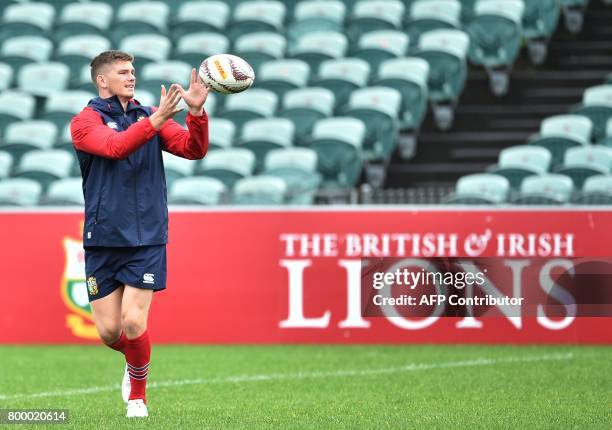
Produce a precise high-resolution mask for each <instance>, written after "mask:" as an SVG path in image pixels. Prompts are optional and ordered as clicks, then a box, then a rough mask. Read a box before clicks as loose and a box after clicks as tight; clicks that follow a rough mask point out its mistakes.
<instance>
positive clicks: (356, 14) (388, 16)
mask: <svg viewBox="0 0 612 430" xmlns="http://www.w3.org/2000/svg"><path fill="white" fill-rule="evenodd" d="M404 12H405V6H404V3H402V2H401V1H400V0H369V1H360V2H357V3H356V4H355V6H354V7H353V12H352V14H351V16H350V19H349V22H348V25H347V34H348V35H349V37H350V39H351V40H352V41H357V40H359V38H360V37H361V35H362V34H364V33H368V32H370V31H376V30H400V29H401V28H402V21H403V18H404Z"/></svg>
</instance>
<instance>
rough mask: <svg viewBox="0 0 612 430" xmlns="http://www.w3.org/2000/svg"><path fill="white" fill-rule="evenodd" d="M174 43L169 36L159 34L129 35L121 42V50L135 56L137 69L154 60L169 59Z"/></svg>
mask: <svg viewBox="0 0 612 430" xmlns="http://www.w3.org/2000/svg"><path fill="white" fill-rule="evenodd" d="M171 48H172V43H171V42H170V40H169V39H168V38H167V37H164V36H160V35H159V34H154V33H149V34H137V35H134V36H127V37H126V38H124V39H123V40H121V42H120V43H119V49H120V50H121V51H126V52H129V53H130V54H132V55H133V56H134V67H135V68H136V70H139V68H142V67H143V66H144V65H146V64H147V63H150V62H154V61H164V60H166V59H168V56H169V54H170V49H171Z"/></svg>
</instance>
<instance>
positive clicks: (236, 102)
mask: <svg viewBox="0 0 612 430" xmlns="http://www.w3.org/2000/svg"><path fill="white" fill-rule="evenodd" d="M277 105H278V96H277V95H276V94H274V93H273V92H272V91H270V90H264V89H258V88H252V89H250V90H249V91H245V92H243V93H239V94H232V95H231V97H227V100H226V102H225V108H224V109H223V111H221V112H220V113H219V114H217V116H219V117H221V118H227V119H230V120H232V122H233V123H234V124H235V125H236V128H237V129H240V128H242V125H243V124H244V123H245V122H247V121H250V120H252V119H257V118H269V117H271V116H274V113H275V112H276V108H277Z"/></svg>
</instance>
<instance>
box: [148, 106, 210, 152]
mask: <svg viewBox="0 0 612 430" xmlns="http://www.w3.org/2000/svg"><path fill="white" fill-rule="evenodd" d="M155 110H156V109H155V108H153V112H155ZM159 135H160V137H161V142H162V148H163V150H164V151H168V152H170V153H172V154H174V155H178V156H179V157H183V158H187V159H189V160H199V159H201V158H204V156H205V155H206V152H207V151H208V116H207V115H206V112H204V113H203V114H202V116H194V115H191V114H187V130H185V129H184V128H183V127H181V125H180V124H178V123H177V122H176V121H174V120H172V119H170V120H168V121H166V122H165V123H164V125H163V126H162V128H161V130H159Z"/></svg>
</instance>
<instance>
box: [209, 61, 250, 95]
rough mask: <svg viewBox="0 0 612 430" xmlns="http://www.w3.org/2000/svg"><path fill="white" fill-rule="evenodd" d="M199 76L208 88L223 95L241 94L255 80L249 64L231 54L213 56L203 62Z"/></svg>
mask: <svg viewBox="0 0 612 430" xmlns="http://www.w3.org/2000/svg"><path fill="white" fill-rule="evenodd" d="M199 75H200V78H202V81H203V82H204V84H205V85H206V86H208V87H209V88H211V89H213V90H214V91H217V92H219V93H223V94H236V93H240V92H242V91H244V90H246V89H248V88H250V86H251V85H253V81H254V80H255V72H254V71H253V68H252V67H251V66H250V65H249V63H247V62H246V61H244V60H243V59H242V58H240V57H237V56H235V55H230V54H218V55H213V56H211V57H208V58H207V59H206V60H204V61H202V64H201V65H200V71H199Z"/></svg>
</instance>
